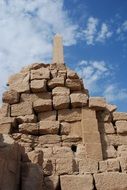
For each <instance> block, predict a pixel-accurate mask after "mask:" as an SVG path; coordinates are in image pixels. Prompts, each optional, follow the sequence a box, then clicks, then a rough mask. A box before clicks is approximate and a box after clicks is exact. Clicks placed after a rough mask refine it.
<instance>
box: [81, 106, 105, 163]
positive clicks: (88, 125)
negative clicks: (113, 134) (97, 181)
mask: <svg viewBox="0 0 127 190" xmlns="http://www.w3.org/2000/svg"><path fill="white" fill-rule="evenodd" d="M81 122H82V139H83V144H84V145H85V150H86V158H90V159H93V160H96V161H100V160H103V156H102V147H101V139H100V133H99V130H98V122H97V119H96V112H95V110H91V109H86V108H83V109H82V121H81Z"/></svg>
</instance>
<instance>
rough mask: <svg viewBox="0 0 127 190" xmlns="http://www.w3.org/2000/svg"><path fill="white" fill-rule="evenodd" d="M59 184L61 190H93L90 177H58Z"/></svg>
mask: <svg viewBox="0 0 127 190" xmlns="http://www.w3.org/2000/svg"><path fill="white" fill-rule="evenodd" d="M60 183H61V190H71V189H73V190H79V189H80V190H93V189H94V186H93V178H92V175H63V176H60ZM103 190H104V189H103Z"/></svg>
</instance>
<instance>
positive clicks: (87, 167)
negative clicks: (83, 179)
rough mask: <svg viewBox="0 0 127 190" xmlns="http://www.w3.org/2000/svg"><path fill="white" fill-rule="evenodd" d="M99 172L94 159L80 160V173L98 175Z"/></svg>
mask: <svg viewBox="0 0 127 190" xmlns="http://www.w3.org/2000/svg"><path fill="white" fill-rule="evenodd" d="M97 171H98V162H97V161H96V160H93V159H88V158H86V159H80V160H79V173H80V174H85V173H97Z"/></svg>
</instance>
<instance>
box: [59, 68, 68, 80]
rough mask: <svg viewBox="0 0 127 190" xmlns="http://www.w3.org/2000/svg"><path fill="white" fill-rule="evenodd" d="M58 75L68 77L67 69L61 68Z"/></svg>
mask: <svg viewBox="0 0 127 190" xmlns="http://www.w3.org/2000/svg"><path fill="white" fill-rule="evenodd" d="M57 76H58V77H63V78H64V79H66V78H67V71H66V70H59V71H58V75H57Z"/></svg>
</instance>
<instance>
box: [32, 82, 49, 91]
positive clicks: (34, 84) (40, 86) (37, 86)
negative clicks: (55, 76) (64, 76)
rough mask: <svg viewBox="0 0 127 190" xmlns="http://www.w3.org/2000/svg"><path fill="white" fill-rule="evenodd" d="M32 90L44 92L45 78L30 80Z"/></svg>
mask: <svg viewBox="0 0 127 190" xmlns="http://www.w3.org/2000/svg"><path fill="white" fill-rule="evenodd" d="M30 88H31V91H32V92H35V93H36V92H45V91H46V80H32V81H31V84H30Z"/></svg>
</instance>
